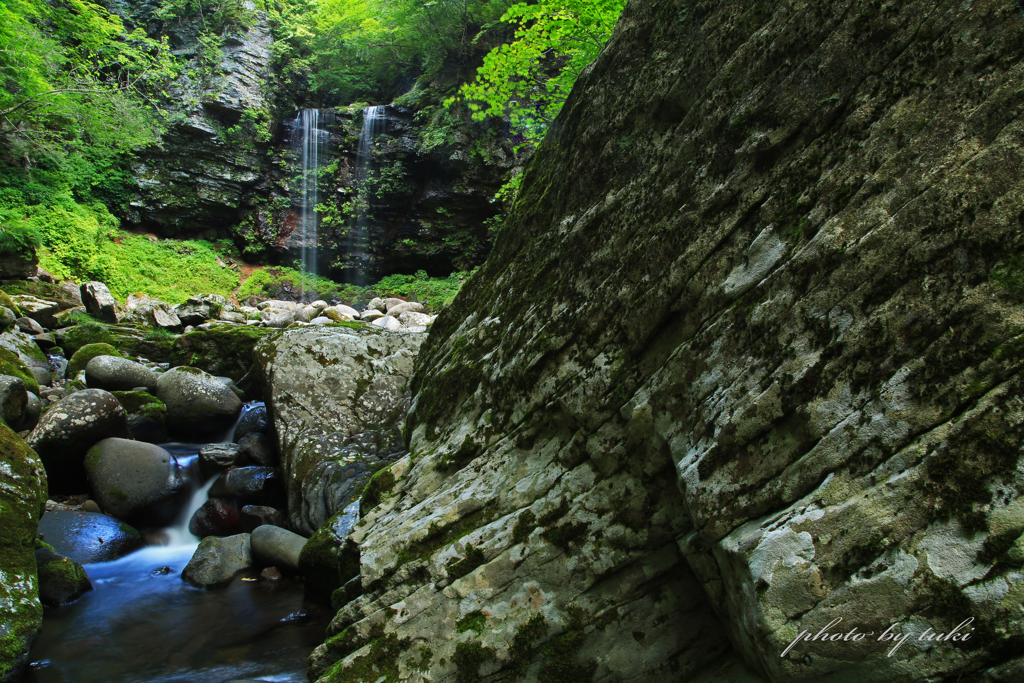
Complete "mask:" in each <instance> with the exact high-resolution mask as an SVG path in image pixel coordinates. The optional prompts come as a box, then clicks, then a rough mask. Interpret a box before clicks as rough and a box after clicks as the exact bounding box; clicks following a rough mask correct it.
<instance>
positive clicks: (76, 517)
mask: <svg viewBox="0 0 1024 683" xmlns="http://www.w3.org/2000/svg"><path fill="white" fill-rule="evenodd" d="M39 533H40V534H41V535H42V540H43V541H44V542H46V543H48V544H49V545H51V546H53V551H54V552H55V553H57V554H58V555H62V556H64V557H67V558H68V559H69V560H74V561H75V562H79V563H81V564H91V563H93V562H109V561H110V560H116V559H117V558H119V557H124V556H125V555H127V554H128V553H130V552H132V551H134V550H136V549H138V548H141V547H142V546H143V545H145V541H143V540H142V535H141V534H139V532H138V531H137V530H136V529H135V528H134V527H132V526H129V525H128V524H125V523H124V522H120V521H118V520H116V519H114V518H113V517H108V516H107V515H104V514H100V513H95V512H77V511H74V510H51V511H48V512H47V513H46V514H44V515H43V518H42V519H41V520H40V522H39Z"/></svg>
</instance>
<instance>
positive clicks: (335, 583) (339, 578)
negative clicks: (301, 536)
mask: <svg viewBox="0 0 1024 683" xmlns="http://www.w3.org/2000/svg"><path fill="white" fill-rule="evenodd" d="M344 515H345V511H344V510H342V511H341V512H339V513H337V514H336V515H334V516H333V517H331V518H330V519H329V520H327V521H326V522H325V523H324V524H322V525H321V526H320V528H319V529H317V530H316V533H314V534H313V535H312V536H310V537H309V540H308V541H306V545H304V546H303V548H302V552H301V553H299V571H301V572H302V575H303V576H304V577H305V578H306V590H307V591H308V592H309V593H311V594H312V595H314V596H316V597H318V598H320V599H321V600H324V601H328V600H330V599H331V596H332V594H333V593H334V592H335V591H336V590H338V589H339V588H341V587H342V586H343V585H344V584H345V583H346V582H347V581H349V580H350V579H352V578H353V577H355V576H357V575H358V574H359V547H358V546H357V545H355V544H350V543H347V542H346V540H345V539H344V538H339V537H338V535H337V533H335V527H336V525H337V522H338V520H339V519H341V518H342V517H343V516H344Z"/></svg>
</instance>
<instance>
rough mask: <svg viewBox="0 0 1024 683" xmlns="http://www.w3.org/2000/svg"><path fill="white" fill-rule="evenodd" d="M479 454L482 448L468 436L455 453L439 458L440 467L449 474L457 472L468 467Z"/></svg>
mask: <svg viewBox="0 0 1024 683" xmlns="http://www.w3.org/2000/svg"><path fill="white" fill-rule="evenodd" d="M479 453H480V447H479V446H478V445H476V444H475V443H474V442H473V440H472V439H471V438H470V437H468V436H467V437H466V438H465V439H463V440H462V443H461V444H460V445H459V447H458V449H456V451H455V452H454V453H446V454H444V455H443V456H441V457H440V458H438V461H437V462H438V466H440V467H443V468H444V469H446V470H448V471H449V472H456V471H458V470H460V469H462V468H463V467H465V466H466V465H468V464H469V463H470V462H471V461H472V460H473V459H474V458H475V457H476V456H477V455H478V454H479Z"/></svg>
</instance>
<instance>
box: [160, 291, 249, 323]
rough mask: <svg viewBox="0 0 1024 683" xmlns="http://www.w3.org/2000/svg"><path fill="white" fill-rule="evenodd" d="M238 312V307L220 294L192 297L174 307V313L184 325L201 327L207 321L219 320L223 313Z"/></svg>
mask: <svg viewBox="0 0 1024 683" xmlns="http://www.w3.org/2000/svg"><path fill="white" fill-rule="evenodd" d="M237 311H238V307H237V306H235V305H234V304H232V303H231V302H230V301H228V300H227V299H226V298H224V297H223V296H220V295H219V294H202V295H200V296H194V297H190V298H189V299H188V300H187V301H185V303H183V304H178V305H177V306H175V307H174V313H175V314H176V315H177V317H178V319H179V320H180V321H181V323H182V324H183V325H201V324H202V323H205V322H206V321H207V320H217V319H219V318H220V315H221V313H224V312H237Z"/></svg>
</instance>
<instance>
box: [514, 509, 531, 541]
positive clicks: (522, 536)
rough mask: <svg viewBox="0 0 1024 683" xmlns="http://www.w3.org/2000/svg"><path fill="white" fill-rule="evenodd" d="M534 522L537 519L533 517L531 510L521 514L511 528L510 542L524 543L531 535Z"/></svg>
mask: <svg viewBox="0 0 1024 683" xmlns="http://www.w3.org/2000/svg"><path fill="white" fill-rule="evenodd" d="M536 521H537V518H536V517H535V516H534V514H533V510H526V511H525V512H523V514H521V515H519V519H518V520H516V525H515V526H514V527H512V541H513V542H514V543H525V542H526V539H528V538H529V537H530V534H531V533H533V530H534V528H535V526H536Z"/></svg>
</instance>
